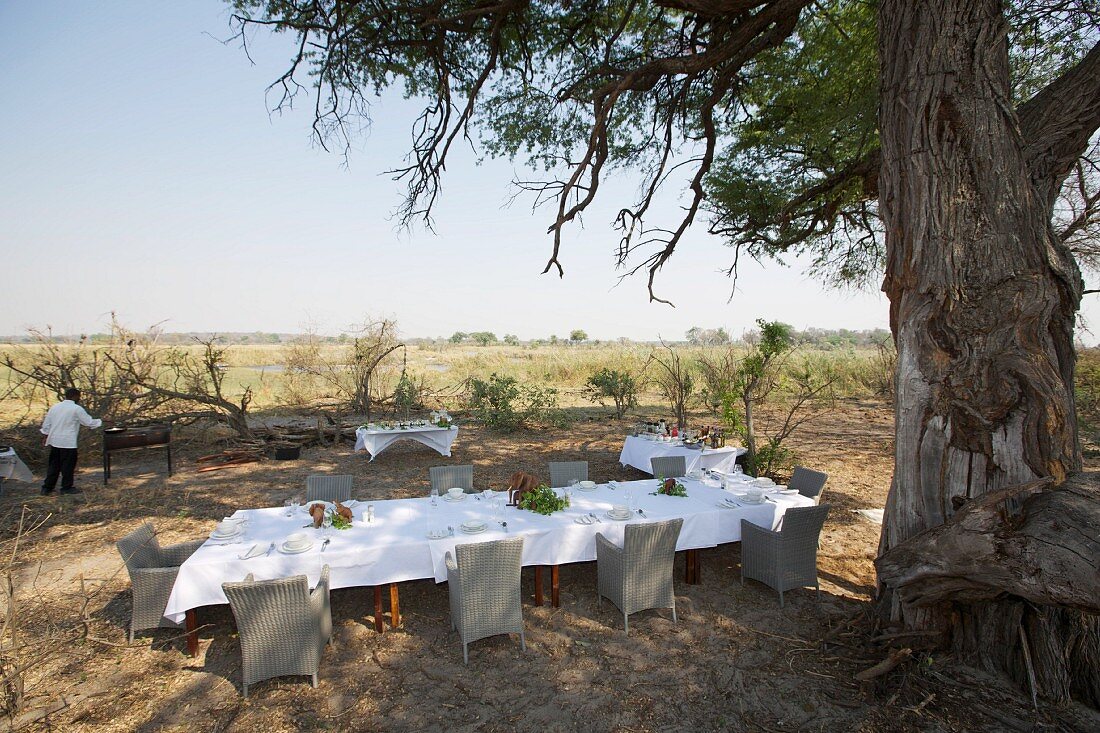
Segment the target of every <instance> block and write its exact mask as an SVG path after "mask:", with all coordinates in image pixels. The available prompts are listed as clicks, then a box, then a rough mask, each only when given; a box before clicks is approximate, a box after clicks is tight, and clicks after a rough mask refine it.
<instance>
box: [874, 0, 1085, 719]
mask: <svg viewBox="0 0 1100 733" xmlns="http://www.w3.org/2000/svg"><path fill="white" fill-rule="evenodd" d="M1006 38H1007V28H1006V25H1005V22H1004V18H1003V13H1002V7H1001V3H1000V2H999V1H998V0H974V1H973V2H965V3H963V2H952V1H951V0H927V1H926V2H919V3H913V2H904V1H902V0H884V2H883V3H882V4H881V5H880V10H879V51H880V59H881V61H880V63H881V69H882V74H881V109H880V118H881V119H880V127H881V130H882V161H883V163H882V170H881V175H880V178H879V192H880V208H881V213H882V215H883V220H884V224H885V229H886V241H887V272H886V277H885V281H884V283H883V290H884V292H886V294H887V295H888V296H889V298H890V303H891V307H890V318H891V328H892V330H893V333H894V338H895V341H896V344H897V350H898V376H897V380H898V381H897V402H896V407H895V411H896V436H897V439H896V449H895V450H896V455H895V462H896V463H895V473H894V479H893V484H892V486H891V490H890V494H889V497H888V499H887V504H886V513H885V517H884V524H883V533H882V540H881V545H880V554H882V555H883V556H884V557H890V556H891V555H890V553H891V551H893V550H894V548H899V549H900V547H899V546H902V545H903V543H906V542H907V541H910V540H912V538H914V537H916V536H917V535H919V534H920V533H922V532H924V531H926V530H929V529H930V528H934V527H938V526H939V525H942V524H943V523H944V522H945V521H946V520H947V519H948V518H950V517H951V516H952V515H953V514H954V511H955V503H954V502H953V500H956V499H959V500H970V499H975V498H977V497H981V496H983V495H985V494H988V493H990V492H995V491H998V490H1000V489H1003V488H1005V487H1009V486H1013V485H1017V484H1024V483H1028V482H1032V481H1036V480H1039V479H1044V478H1048V477H1049V478H1051V479H1052V481H1053V482H1055V483H1058V482H1061V481H1064V480H1065V479H1066V477H1067V476H1068V475H1070V474H1071V473H1073V472H1075V471H1078V470H1079V469H1080V466H1081V458H1080V448H1079V445H1078V440H1077V418H1076V414H1075V410H1074V402H1073V370H1074V360H1075V356H1074V350H1073V325H1074V318H1075V314H1076V311H1077V309H1078V306H1079V303H1080V298H1081V290H1082V283H1081V277H1080V273H1079V271H1078V269H1077V266H1076V264H1075V262H1074V261H1073V258H1072V256H1071V255H1070V253H1069V251H1068V250H1067V249H1066V248H1065V247H1064V246H1063V245H1062V243H1061V242H1060V241H1059V239H1058V237H1057V236H1056V235H1055V233H1054V231H1053V229H1052V227H1051V223H1050V222H1051V214H1052V211H1051V205H1052V201H1053V198H1052V197H1051V196H1050V195H1049V193H1048V192H1049V190H1050V188H1049V184H1050V180H1051V178H1052V177H1053V178H1054V179H1055V180H1054V181H1053V183H1054V185H1053V188H1054V190H1056V189H1057V183H1059V182H1060V180H1061V179H1060V178H1057V176H1059V175H1064V174H1065V171H1063V172H1062V173H1061V174H1059V171H1060V170H1061V167H1060V165H1058V164H1057V163H1056V162H1055V163H1053V164H1052V161H1055V160H1056V159H1061V158H1063V157H1064V156H1067V155H1070V154H1076V155H1079V154H1080V152H1082V151H1083V150H1084V146H1085V144H1087V140H1088V135H1087V134H1086V135H1084V136H1083V137H1082V132H1083V131H1085V130H1086V128H1087V127H1088V125H1090V124H1093V123H1095V122H1098V120H1097V119H1096V112H1097V109H1100V107H1098V104H1100V103H1098V101H1097V100H1098V99H1100V85H1098V84H1097V80H1096V75H1094V74H1092V73H1091V70H1092V69H1093V67H1094V66H1096V65H1097V64H1098V59H1097V58H1096V57H1097V56H1098V53H1097V52H1096V51H1095V50H1094V52H1093V53H1091V54H1089V57H1088V58H1086V59H1085V60H1084V61H1082V63H1081V65H1079V66H1078V67H1077V68H1076V69H1074V70H1072V71H1071V72H1069V73H1067V75H1066V77H1063V78H1064V79H1065V78H1069V77H1071V76H1073V77H1074V79H1075V83H1073V84H1066V85H1064V86H1065V87H1066V88H1067V89H1070V90H1073V91H1072V93H1071V95H1070V96H1069V97H1068V98H1067V97H1061V96H1059V94H1058V93H1057V89H1056V87H1057V86H1058V84H1059V82H1055V84H1052V85H1051V88H1050V89H1052V90H1054V91H1052V92H1051V94H1049V95H1047V97H1046V98H1045V99H1044V100H1043V101H1042V104H1048V105H1058V104H1061V105H1068V106H1069V107H1070V109H1064V110H1063V113H1064V114H1065V115H1066V116H1067V117H1072V118H1073V119H1074V120H1075V122H1074V124H1071V125H1064V126H1062V127H1060V128H1059V127H1057V126H1052V125H1042V124H1040V125H1036V126H1035V128H1036V129H1035V130H1034V132H1035V134H1042V135H1045V139H1044V141H1043V146H1042V147H1043V149H1044V152H1043V153H1042V154H1041V155H1036V154H1035V151H1036V149H1037V146H1036V145H1035V144H1032V143H1029V141H1028V140H1027V139H1026V138H1025V136H1024V132H1023V131H1022V130H1021V125H1020V119H1019V116H1018V115H1017V113H1016V111H1015V110H1014V109H1013V107H1012V105H1011V99H1010V85H1009V68H1008V44H1007V40H1006ZM1090 83H1091V84H1092V85H1093V89H1094V92H1093V95H1092V97H1091V98H1088V97H1087V95H1085V96H1082V95H1081V90H1082V88H1087V87H1088V86H1089V84H1090ZM1037 103H1038V102H1037ZM1094 108H1097V109H1094ZM1031 115H1033V116H1034V118H1035V119H1048V118H1049V116H1047V115H1039V114H1036V113H1035V110H1032V111H1031ZM1029 116H1030V115H1029ZM1092 130H1095V125H1094V126H1093V127H1092ZM1074 151H1076V153H1074ZM1038 162H1041V163H1042V165H1038V164H1037V163H1038ZM1065 170H1066V171H1068V167H1067V168H1066V169H1065ZM952 552H954V553H961V554H965V553H966V552H967V549H966V548H963V547H957V548H953V550H952ZM899 556H900V555H899ZM996 558H997V559H996V560H995V561H990V562H989V563H987V566H986V568H985V570H986V572H988V573H989V574H990V577H991V581H990V582H993V583H998V584H1000V585H1003V592H1001V593H996V594H993V595H992V596H985V598H989V600H976V599H974V598H973V597H972V596H968V595H967V594H968V593H969V592H971V591H972V589H973V588H972V584H964V585H960V586H958V587H956V588H955V589H954V590H956V591H959V594H958V595H955V594H953V593H949V592H944V593H941V594H940V595H939V596H938V597H937V600H940V599H941V598H942V602H937V603H932V604H929V603H919V604H914V603H907V597H906V594H905V593H901V592H898V588H897V587H895V586H893V585H892V581H893V582H897V581H898V578H897V577H895V576H893V575H889V574H884V575H882V576H881V577H880V581H881V582H882V586H881V589H880V590H881V600H882V604H883V608H884V611H886V612H888V613H889V614H890V615H891V616H892V617H894V618H895V619H900V620H902V621H904V622H905V623H906V625H908V626H909V627H912V628H918V629H940V630H943V631H945V632H946V633H949V634H950V635H951V637H952V639H953V640H954V642H955V646H956V648H957V649H958V650H959V651H961V652H963V653H964V654H965V655H966V656H967V657H970V658H972V659H974V660H977V661H978V662H979V663H981V664H982V665H983V666H987V667H992V668H999V669H1003V670H1006V671H1008V672H1010V673H1013V672H1017V671H1018V670H1019V669H1020V668H1021V667H1022V665H1020V664H1017V662H1016V659H1017V657H1018V650H1017V649H1016V647H1017V645H1018V635H1012V636H1010V635H1008V634H1006V633H1004V632H1005V630H1006V629H1007V628H1011V629H1012V630H1013V634H1015V631H1016V629H1017V628H1018V627H1019V626H1020V625H1023V626H1024V627H1025V629H1026V630H1027V631H1028V632H1029V634H1030V635H1031V639H1032V642H1031V647H1032V649H1035V648H1041V649H1046V648H1049V649H1056V648H1059V647H1060V646H1061V647H1062V648H1064V642H1068V641H1070V640H1071V636H1073V634H1074V633H1076V631H1074V632H1072V633H1071V631H1070V628H1071V627H1072V629H1075V630H1076V629H1079V628H1081V624H1083V625H1084V626H1083V628H1084V629H1085V630H1084V633H1085V636H1086V637H1088V638H1089V639H1091V641H1090V642H1089V643H1090V644H1091V643H1095V641H1096V639H1097V638H1100V637H1097V636H1096V634H1097V628H1096V625H1095V624H1094V623H1093V624H1092V625H1091V626H1090V625H1089V622H1088V620H1087V619H1084V618H1083V617H1082V616H1081V615H1080V614H1081V612H1079V611H1074V610H1065V609H1061V610H1057V611H1056V614H1061V615H1064V616H1066V618H1067V619H1068V620H1063V621H1061V622H1060V621H1058V620H1057V619H1054V617H1053V616H1051V615H1049V613H1055V611H1053V610H1051V609H1041V610H1032V609H1030V608H1029V607H1027V606H1023V607H1021V602H1019V601H1016V600H1011V598H1014V597H1015V596H1012V595H1011V594H1012V593H1013V592H1014V589H1015V590H1019V588H1018V587H1016V586H1014V585H1013V584H1011V583H1008V582H1007V581H1006V580H1005V578H1004V577H997V576H999V575H1001V574H1002V573H1004V574H1007V575H1009V576H1011V575H1013V574H1014V573H1015V572H1016V571H1017V570H1021V569H1020V568H1017V569H1013V568H1010V567H1008V566H1007V565H1005V558H1004V557H1002V556H996ZM963 560H965V558H963V557H959V558H958V561H959V562H962V561H963ZM911 590H912V588H911ZM1021 597H1022V596H1021ZM963 601H965V605H964V604H963ZM1048 612H1049V613H1048ZM1074 638H1075V637H1074ZM1033 656H1034V655H1033ZM1095 662H1096V660H1095V657H1094V658H1093V664H1094V665H1095ZM1037 664H1048V665H1051V667H1052V668H1051V669H1047V670H1044V671H1043V672H1042V673H1041V674H1040V677H1041V680H1042V683H1043V690H1042V692H1044V693H1045V694H1047V695H1049V696H1052V697H1055V698H1059V699H1064V698H1066V697H1068V696H1069V695H1070V692H1071V690H1070V686H1069V685H1068V684H1067V683H1066V679H1067V676H1068V672H1067V669H1066V664H1065V660H1064V659H1058V658H1056V656H1055V655H1053V654H1049V655H1040V656H1039V657H1038V659H1037ZM1054 667H1060V668H1059V669H1055V668H1054ZM1092 671H1093V674H1094V675H1095V674H1098V673H1100V668H1098V667H1096V666H1094V667H1093V670H1092ZM1091 702H1092V703H1093V704H1096V703H1097V702H1100V698H1096V697H1093V698H1092V700H1091Z"/></svg>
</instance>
